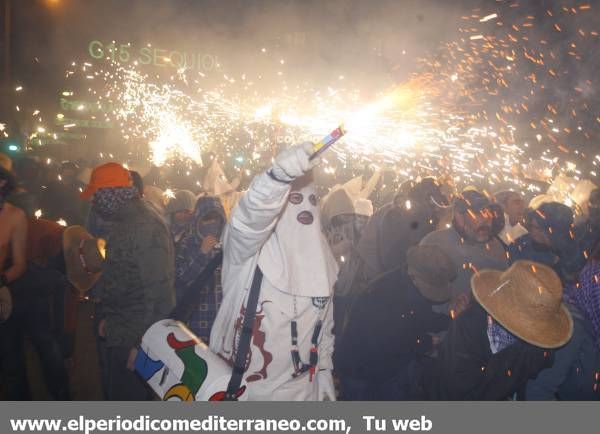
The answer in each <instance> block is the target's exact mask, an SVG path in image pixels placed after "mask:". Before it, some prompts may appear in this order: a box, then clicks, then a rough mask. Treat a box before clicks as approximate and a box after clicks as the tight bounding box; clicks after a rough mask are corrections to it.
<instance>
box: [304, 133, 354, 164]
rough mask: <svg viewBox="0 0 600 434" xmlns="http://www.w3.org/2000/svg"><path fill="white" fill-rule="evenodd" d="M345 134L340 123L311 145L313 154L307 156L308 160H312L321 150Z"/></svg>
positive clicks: (323, 150) (324, 149)
mask: <svg viewBox="0 0 600 434" xmlns="http://www.w3.org/2000/svg"><path fill="white" fill-rule="evenodd" d="M344 134H346V130H345V129H344V126H343V125H340V126H339V127H337V128H336V129H335V130H333V131H332V132H330V133H329V134H328V135H327V136H325V137H323V138H322V139H321V140H319V141H318V142H317V143H315V145H314V146H313V151H314V152H313V154H312V155H311V156H310V157H309V160H314V159H315V158H317V157H318V156H319V155H321V154H322V153H323V152H325V151H326V150H327V149H328V148H329V147H330V146H331V145H333V144H334V143H335V142H337V141H338V140H339V139H341V138H342V136H343V135H344Z"/></svg>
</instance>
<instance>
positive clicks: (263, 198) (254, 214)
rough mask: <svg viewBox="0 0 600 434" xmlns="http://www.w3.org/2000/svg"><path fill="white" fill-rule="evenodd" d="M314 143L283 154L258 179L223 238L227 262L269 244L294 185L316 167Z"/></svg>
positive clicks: (243, 258)
mask: <svg viewBox="0 0 600 434" xmlns="http://www.w3.org/2000/svg"><path fill="white" fill-rule="evenodd" d="M311 153H312V144H311V143H303V144H301V145H296V146H293V147H292V148H290V149H286V150H284V151H283V152H281V153H280V154H279V155H278V156H277V158H276V159H275V162H274V163H273V166H272V167H271V168H270V169H269V170H267V171H266V172H264V173H261V174H260V175H258V176H256V177H255V178H254V180H253V181H252V183H251V184H250V188H249V189H248V191H247V192H246V194H244V196H243V197H242V198H241V199H240V201H239V203H238V204H237V206H236V207H235V208H234V210H233V213H232V215H231V220H230V221H229V223H228V225H227V227H226V229H225V235H224V238H223V249H224V254H225V259H226V260H228V261H230V262H231V263H238V264H239V263H242V262H244V261H245V260H247V259H248V258H250V257H252V256H254V255H255V254H256V252H258V250H259V249H260V248H261V247H262V245H263V244H264V243H265V242H266V241H267V239H268V238H269V236H270V235H271V232H272V231H273V228H274V227H275V225H276V224H277V219H278V217H279V215H280V214H281V212H282V210H283V208H284V206H285V204H286V201H287V197H288V193H289V191H290V183H291V182H292V181H293V180H294V179H296V178H297V177H299V176H302V175H304V174H305V173H306V172H308V171H309V170H310V169H312V167H313V166H314V164H315V163H314V162H311V161H309V160H308V157H309V156H310V154H311Z"/></svg>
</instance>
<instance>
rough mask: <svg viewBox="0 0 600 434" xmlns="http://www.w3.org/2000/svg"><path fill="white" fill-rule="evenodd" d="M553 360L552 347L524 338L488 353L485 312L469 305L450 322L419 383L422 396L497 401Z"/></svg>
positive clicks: (517, 388)
mask: <svg viewBox="0 0 600 434" xmlns="http://www.w3.org/2000/svg"><path fill="white" fill-rule="evenodd" d="M549 366H552V357H551V353H550V352H549V351H547V350H543V349H541V348H538V347H534V346H533V345H530V344H527V343H525V342H523V341H520V340H519V341H518V342H517V343H515V344H512V345H510V346H509V347H507V348H505V349H504V350H502V351H500V352H498V353H496V354H492V351H491V350H490V343H489V339H488V335H487V312H486V311H485V310H483V308H482V307H481V306H479V305H473V306H472V307H470V308H469V309H467V310H466V311H465V312H463V313H462V314H461V315H460V316H459V317H458V318H456V320H454V321H453V322H452V324H451V325H450V329H449V331H448V335H447V336H446V338H445V339H444V341H443V342H442V345H441V347H440V351H439V358H437V359H430V360H429V362H428V363H426V364H425V366H424V368H423V372H422V376H421V385H422V387H423V390H424V393H425V396H422V397H420V398H422V399H427V400H444V401H456V400H473V401H483V400H491V401H499V400H504V399H507V398H509V397H511V396H512V395H513V394H514V393H516V392H518V391H520V390H521V389H522V388H523V387H524V386H525V384H526V383H527V380H528V379H530V378H534V377H535V376H536V375H537V374H538V372H540V371H541V370H542V369H544V368H546V367H549Z"/></svg>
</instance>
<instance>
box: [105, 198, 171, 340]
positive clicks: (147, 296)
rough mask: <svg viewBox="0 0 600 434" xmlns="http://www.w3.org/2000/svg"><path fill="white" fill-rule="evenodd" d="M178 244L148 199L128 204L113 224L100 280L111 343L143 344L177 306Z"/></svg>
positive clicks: (108, 338) (107, 335) (107, 332)
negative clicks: (147, 334) (155, 325)
mask: <svg viewBox="0 0 600 434" xmlns="http://www.w3.org/2000/svg"><path fill="white" fill-rule="evenodd" d="M174 257H175V255H174V250H173V242H172V240H171V236H170V234H169V230H168V229H167V226H166V225H165V223H164V222H163V221H162V220H161V219H160V218H159V217H158V216H157V215H156V214H155V213H154V212H152V211H151V210H150V209H148V208H147V206H146V205H145V204H144V202H143V201H141V200H139V199H136V200H133V201H132V202H130V203H129V204H127V205H126V206H125V208H124V209H123V210H122V211H121V212H120V213H119V215H118V216H116V218H115V222H114V224H113V225H111V228H110V232H109V234H108V240H107V244H106V261H105V263H104V270H103V274H102V277H101V278H100V280H98V283H97V284H96V288H97V295H98V297H99V298H100V299H101V301H102V314H103V317H104V319H105V321H106V323H105V333H106V341H107V344H108V346H128V347H132V346H135V345H137V344H139V342H140V340H141V338H142V336H143V334H144V332H145V331H146V330H147V329H148V327H150V326H151V325H152V324H153V323H155V322H156V321H158V320H160V319H164V318H166V317H167V316H168V314H169V313H170V312H171V310H172V309H173V306H174V301H175V291H174V276H175V265H174Z"/></svg>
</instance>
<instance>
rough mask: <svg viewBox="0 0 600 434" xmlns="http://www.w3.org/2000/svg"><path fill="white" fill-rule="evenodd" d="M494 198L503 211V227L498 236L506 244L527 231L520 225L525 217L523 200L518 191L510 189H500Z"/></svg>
mask: <svg viewBox="0 0 600 434" xmlns="http://www.w3.org/2000/svg"><path fill="white" fill-rule="evenodd" d="M495 198H496V202H498V203H499V204H500V205H501V206H502V210H503V211H504V229H502V231H501V232H500V233H499V234H498V238H500V240H502V242H503V243H504V244H505V245H507V246H508V245H510V244H512V243H514V241H515V240H516V239H517V238H519V237H522V236H523V235H525V234H526V233H527V229H525V227H524V226H523V225H522V222H523V220H524V218H525V200H524V199H523V196H522V195H521V194H520V193H518V192H516V191H511V190H503V191H500V192H498V193H496V195H495Z"/></svg>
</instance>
